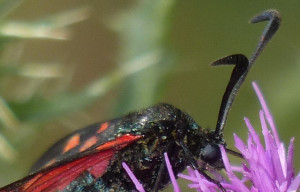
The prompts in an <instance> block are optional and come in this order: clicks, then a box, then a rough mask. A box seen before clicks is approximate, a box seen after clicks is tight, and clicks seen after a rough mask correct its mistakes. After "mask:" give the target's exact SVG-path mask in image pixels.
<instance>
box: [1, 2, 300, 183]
mask: <svg viewBox="0 0 300 192" xmlns="http://www.w3.org/2000/svg"><path fill="white" fill-rule="evenodd" d="M299 4H300V2H298V1H290V2H289V4H287V3H285V2H279V1H278V2H274V1H271V0H268V1H260V2H256V3H254V2H252V1H251V2H247V1H245V2H239V3H237V2H236V1H226V2H223V1H214V2H208V1H207V2H204V1H196V0H194V1H174V0H167V1H159V0H155V1H121V0H113V1H89V2H86V4H84V5H82V1H77V0H75V1H72V2H68V1H59V0H53V1H51V3H50V2H49V3H45V2H44V1H43V2H42V1H36V0H26V1H25V0H24V1H21V0H18V1H17V0H3V1H1V2H0V20H1V21H0V51H1V52H0V53H1V57H0V186H1V185H4V184H7V183H9V182H12V181H14V180H16V179H18V178H21V177H22V176H24V175H26V173H27V171H28V170H29V168H30V166H31V165H32V164H33V162H34V161H35V160H36V159H37V158H38V157H39V156H40V155H41V154H42V152H43V151H45V150H46V149H47V148H48V147H49V146H51V145H52V144H53V143H54V142H55V141H57V140H58V139H59V138H61V137H63V136H64V135H66V134H67V133H69V132H72V131H74V130H76V129H78V128H81V127H83V126H85V125H88V124H92V123H94V122H96V121H104V120H107V119H111V118H114V117H116V116H118V115H121V114H125V113H127V112H129V111H134V110H137V109H139V108H143V107H147V106H149V105H152V104H154V103H157V102H167V103H171V104H174V105H175V106H177V107H178V108H180V109H182V110H183V111H186V112H188V113H190V114H191V116H193V117H194V118H195V120H197V121H198V122H199V124H200V125H202V126H203V127H209V128H212V129H213V128H214V125H215V122H216V117H217V114H218V108H219V104H220V101H221V98H222V94H223V91H224V88H225V86H226V83H227V81H228V78H229V75H230V71H231V68H230V67H228V68H211V67H210V66H209V65H208V64H209V63H210V62H211V61H213V60H215V59H217V58H219V57H222V56H225V55H228V54H233V53H243V54H246V55H248V56H250V55H251V53H252V51H253V50H254V48H255V45H256V43H257V41H258V38H259V36H260V34H261V33H262V30H263V29H264V27H265V23H262V24H255V25H250V24H248V23H247V21H248V20H249V19H250V18H251V17H252V16H253V15H255V14H257V13H260V12H261V11H263V10H265V9H269V8H275V9H278V10H279V11H280V12H281V14H282V20H283V22H282V26H281V28H280V29H279V32H278V33H277V34H276V35H275V37H274V39H273V40H272V41H271V43H270V44H269V45H267V47H266V50H265V51H264V52H263V54H262V55H261V56H260V57H259V59H258V60H257V62H256V64H255V65H254V67H253V69H252V70H251V72H250V73H249V77H247V79H246V82H245V83H244V85H243V87H242V89H241V91H240V93H239V95H238V96H237V100H236V101H235V103H234V104H233V109H232V111H231V113H230V115H229V119H228V123H227V126H226V128H225V138H226V140H227V142H228V146H230V147H231V148H234V147H233V143H232V140H233V139H232V138H233V136H232V132H235V133H237V134H238V135H240V136H242V137H244V138H245V136H246V134H247V132H246V126H245V125H244V122H243V117H244V116H247V117H249V118H250V120H252V121H253V125H255V126H256V127H257V128H259V123H258V122H259V121H258V120H259V119H258V111H259V108H260V107H259V105H258V101H257V99H256V97H255V95H254V91H253V90H252V88H251V84H250V82H251V81H253V80H256V81H257V82H258V84H259V85H260V86H261V89H262V91H263V92H264V93H265V97H266V100H267V102H268V104H269V106H270V109H271V111H272V112H273V114H274V118H275V121H276V122H277V126H278V130H279V133H280V135H281V138H282V139H283V141H284V142H285V143H288V142H289V139H290V138H291V137H293V136H295V137H296V142H295V143H296V147H295V149H296V152H295V158H296V159H295V162H298V161H299V159H300V155H299V154H298V153H297V151H299V147H300V144H299V142H297V140H298V139H297V136H298V135H299V131H298V129H297V126H298V124H299V118H298V114H300V111H299V109H300V100H299V99H298V95H299V94H300V88H299V86H297V85H298V84H300V78H299V72H300V65H299V54H298V50H300V42H299V41H300V39H299V38H298V37H299V32H300V26H298V25H296V23H297V22H298V20H299V19H300V15H299V11H298V7H299V6H300V5H299ZM47 15H48V16H47ZM79 21H81V22H80V23H79ZM71 25H72V26H71ZM37 143H38V145H37ZM295 166H296V168H297V169H298V170H299V168H300V167H299V165H295Z"/></svg>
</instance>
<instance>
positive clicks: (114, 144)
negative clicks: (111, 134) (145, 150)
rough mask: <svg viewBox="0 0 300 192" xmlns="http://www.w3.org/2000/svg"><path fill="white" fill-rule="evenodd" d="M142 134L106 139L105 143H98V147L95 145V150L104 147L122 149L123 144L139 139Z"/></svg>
mask: <svg viewBox="0 0 300 192" xmlns="http://www.w3.org/2000/svg"><path fill="white" fill-rule="evenodd" d="M142 137H143V136H141V135H130V134H127V135H122V136H120V137H117V138H116V139H115V140H112V141H108V142H106V143H104V144H103V145H100V146H99V147H97V148H96V149H97V150H100V151H101V150H106V149H116V150H119V149H122V148H124V147H125V146H127V145H128V144H130V143H132V142H134V141H136V140H139V139H140V138H142Z"/></svg>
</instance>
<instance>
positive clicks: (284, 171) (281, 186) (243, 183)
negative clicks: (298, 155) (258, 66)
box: [179, 83, 300, 192]
mask: <svg viewBox="0 0 300 192" xmlns="http://www.w3.org/2000/svg"><path fill="white" fill-rule="evenodd" d="M253 87H254V90H255V92H256V95H257V97H258V99H259V102H260V104H261V106H262V110H261V111H260V112H259V118H260V123H261V129H262V134H263V139H264V142H263V143H264V144H263V143H262V142H261V141H260V138H259V135H258V134H257V133H256V131H255V130H254V128H253V126H252V125H251V123H250V121H249V119H248V118H245V123H246V125H247V128H248V131H249V133H248V139H247V141H246V142H244V141H243V140H242V139H241V138H239V137H238V136H237V135H236V134H234V141H235V147H236V148H237V149H238V150H239V152H240V153H241V154H242V155H243V158H244V162H243V163H242V164H241V165H239V166H233V165H231V164H230V162H229V160H228V157H227V154H226V152H225V149H224V147H223V146H220V147H221V153H222V158H223V162H224V166H225V170H226V177H227V178H228V179H227V180H225V179H224V178H222V177H221V175H220V174H218V173H216V172H213V175H215V176H217V177H219V178H221V179H218V178H216V179H217V180H219V181H220V182H221V184H222V186H223V187H224V188H225V189H226V190H227V191H245V192H247V191H249V192H250V191H251V192H256V191H268V192H272V191H274V192H275V191H276V192H277V191H278V192H292V191H297V190H299V189H300V173H298V174H297V175H296V176H295V173H294V167H293V157H294V138H292V139H291V140H290V143H289V146H288V150H287V153H286V149H285V147H284V144H283V143H282V142H281V141H280V139H279V136H278V133H277V130H276V127H275V123H274V120H273V117H272V115H271V113H270V111H269V109H268V107H267V105H266V102H265V100H264V98H263V96H262V93H261V91H260V90H259V88H258V86H257V84H256V83H253ZM235 173H241V174H242V178H240V177H238V176H236V174H235ZM179 177H182V178H185V179H188V180H190V181H192V182H193V184H190V185H189V186H190V187H191V188H195V189H197V190H198V191H208V192H209V191H218V190H219V189H218V187H217V186H216V185H214V184H213V183H211V184H210V185H208V184H206V182H209V181H206V179H205V177H201V176H200V177H199V176H198V175H197V171H193V170H189V175H183V174H180V175H179ZM208 186H209V187H208Z"/></svg>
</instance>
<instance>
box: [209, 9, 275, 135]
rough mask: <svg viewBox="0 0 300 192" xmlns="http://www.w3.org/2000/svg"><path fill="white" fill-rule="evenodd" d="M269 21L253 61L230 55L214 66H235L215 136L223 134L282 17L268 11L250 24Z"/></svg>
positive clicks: (223, 99)
mask: <svg viewBox="0 0 300 192" xmlns="http://www.w3.org/2000/svg"><path fill="white" fill-rule="evenodd" d="M266 20H269V23H268V24H267V26H266V27H265V30H264V32H263V33H262V35H261V37H260V40H259V42H258V44H257V47H256V49H255V51H254V53H253V54H252V56H251V59H250V60H249V61H248V59H247V57H246V56H244V55H242V54H236V55H230V56H227V57H224V58H222V59H219V60H217V61H215V62H213V63H212V64H211V65H212V66H220V65H229V64H233V65H235V67H234V69H233V71H232V73H231V77H230V80H229V83H228V85H227V87H226V90H225V92H224V95H223V98H222V103H221V107H220V111H219V115H218V121H217V125H216V130H215V135H216V136H220V135H222V134H223V130H224V126H225V123H226V120H227V116H228V113H229V110H230V108H231V105H232V102H233V101H234V98H235V96H236V94H237V92H238V90H239V89H240V87H241V85H242V83H243V82H244V80H245V78H246V76H247V74H248V72H249V70H250V68H251V66H252V65H253V63H254V61H255V60H256V59H257V57H258V56H259V55H260V54H261V52H262V50H263V49H264V47H265V46H266V45H267V43H268V42H269V41H270V40H271V38H272V37H273V35H274V34H275V33H276V31H277V30H278V28H279V25H280V21H281V17H280V14H279V12H278V11H276V10H267V11H264V12H263V13H261V14H259V15H257V16H255V17H254V18H252V19H251V20H250V23H258V22H261V21H266Z"/></svg>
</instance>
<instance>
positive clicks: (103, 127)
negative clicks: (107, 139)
mask: <svg viewBox="0 0 300 192" xmlns="http://www.w3.org/2000/svg"><path fill="white" fill-rule="evenodd" d="M108 125H109V123H107V122H106V123H103V124H101V125H100V127H99V129H98V131H97V133H101V132H103V131H105V130H106V129H107V128H108Z"/></svg>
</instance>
